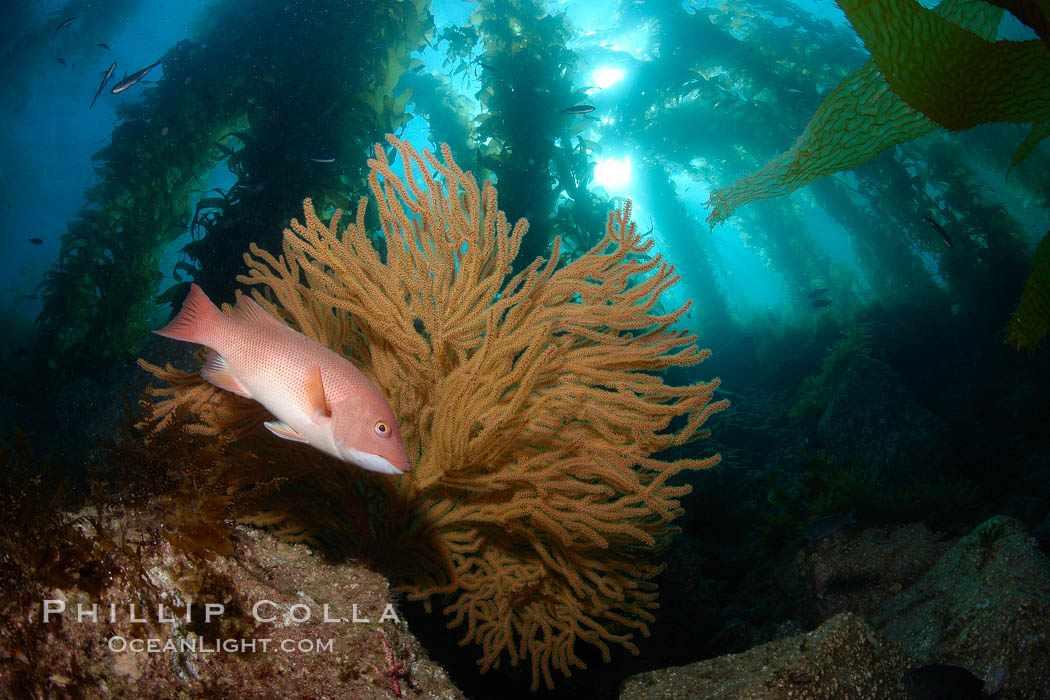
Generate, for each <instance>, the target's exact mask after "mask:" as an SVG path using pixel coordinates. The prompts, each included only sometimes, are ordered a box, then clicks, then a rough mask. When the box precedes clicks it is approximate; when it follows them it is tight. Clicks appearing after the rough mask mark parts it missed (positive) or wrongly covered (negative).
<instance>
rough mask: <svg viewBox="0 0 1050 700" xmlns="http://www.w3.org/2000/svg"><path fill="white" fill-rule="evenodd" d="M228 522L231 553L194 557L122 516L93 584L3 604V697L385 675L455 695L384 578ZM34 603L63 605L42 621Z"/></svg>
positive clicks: (378, 693) (201, 691)
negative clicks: (119, 537) (108, 561)
mask: <svg viewBox="0 0 1050 700" xmlns="http://www.w3.org/2000/svg"><path fill="white" fill-rule="evenodd" d="M124 525H126V526H128V525H127V523H124ZM235 533H236V534H235V542H234V553H233V554H232V555H230V556H218V557H215V558H213V559H212V560H211V561H204V560H201V559H197V558H194V557H189V556H187V555H186V554H185V553H183V552H181V551H180V550H177V549H175V548H173V547H172V546H171V544H169V543H168V542H167V540H166V539H165V538H150V537H147V536H146V535H145V532H144V531H143V530H140V529H138V528H136V527H135V526H134V524H132V525H129V526H128V529H126V530H125V531H124V533H123V537H124V541H123V543H119V544H117V545H115V547H116V549H115V550H114V551H116V552H117V554H115V555H114V557H115V559H113V560H112V561H114V562H116V564H117V566H115V567H114V568H113V569H112V570H111V571H109V572H108V575H107V576H105V577H104V578H103V579H102V580H104V581H105V583H104V585H103V587H102V588H101V589H99V590H85V588H84V587H83V586H82V585H81V584H78V583H77V582H75V581H73V582H72V583H69V584H65V585H64V586H63V587H62V588H55V587H53V586H51V587H50V588H47V589H45V590H44V592H43V595H42V596H41V597H40V598H39V599H36V597H35V596H34V597H33V599H31V600H30V602H29V603H28V604H27V605H28V609H18V608H19V607H21V606H15V605H13V604H9V605H6V606H5V607H4V610H3V612H2V613H0V631H2V632H3V634H0V689H3V690H0V697H66V696H76V697H140V698H175V697H185V698H197V697H226V698H264V697H273V698H292V697H294V698H299V697H310V698H328V699H330V700H337V699H341V698H346V699H348V700H349V699H353V700H357V699H359V698H371V697H377V698H382V697H394V693H393V680H394V679H393V678H392V677H391V675H396V676H397V680H398V682H399V684H400V689H401V691H402V693H403V694H404V696H405V697H407V698H432V699H435V700H436V699H439V698H440V699H448V700H461V699H462V698H463V697H464V696H463V694H462V693H461V692H460V691H459V690H458V689H457V688H456V687H455V686H454V685H453V684H452V682H451V681H450V680H449V679H448V676H447V674H446V673H445V671H444V669H442V668H441V667H440V666H439V665H437V664H436V663H434V662H433V661H431V660H430V658H429V657H428V655H427V653H426V652H425V650H424V649H423V648H422V647H421V646H420V644H419V642H418V641H417V640H416V638H415V637H414V636H413V635H412V633H411V632H409V630H408V626H407V624H406V623H405V622H404V620H403V619H400V615H399V614H398V613H397V608H396V606H394V605H393V601H394V595H393V593H392V592H391V591H390V588H389V584H388V582H387V580H386V578H385V577H383V576H381V575H380V574H378V573H376V572H374V571H371V570H370V569H368V568H366V567H364V566H361V565H360V564H357V563H354V562H340V563H331V562H327V561H325V559H324V557H323V555H321V554H320V553H318V552H315V551H314V550H311V549H310V548H309V547H307V546H306V545H301V544H289V543H284V542H279V541H277V540H276V539H274V537H273V536H271V535H270V534H268V533H266V532H262V531H259V530H254V529H249V528H245V527H240V526H239V527H237V528H236V530H235ZM107 546H108V547H110V548H111V549H112V548H113V546H114V545H107ZM84 571H85V572H88V569H86V568H85V569H84ZM85 580H87V579H85ZM91 580H100V579H99V577H96V576H92V577H91ZM44 600H49V601H51V603H50V605H51V606H52V610H54V609H55V608H57V607H59V606H60V605H62V606H64V610H63V611H61V612H57V611H56V612H54V613H52V614H50V615H49V618H50V619H49V620H48V621H47V622H46V623H45V622H44V620H43V613H44V607H43V606H44V602H43V601H44ZM59 601H61V603H59ZM111 605H112V606H113V607H112V608H111V607H110V606H111ZM132 605H134V606H135V608H134V609H132V608H131V606H132ZM208 605H212V606H215V607H213V608H210V610H211V612H212V615H211V616H210V619H209V615H208V612H209V608H208V607H207V606H208ZM218 606H221V608H220V607H218ZM256 606H258V607H256ZM388 606H389V607H388ZM391 615H394V616H395V617H391ZM78 616H79V619H78ZM132 616H134V617H135V618H136V619H134V620H133V619H132ZM366 618H367V619H366ZM399 663H401V664H403V666H400V667H399V666H398V664H399ZM377 668H378V669H379V670H378V671H377ZM390 670H393V671H394V673H393V674H383V673H382V671H390ZM61 689H67V690H63V691H62V692H59V691H60V690H61ZM4 690H6V691H7V692H9V693H11V694H10V695H8V694H5V692H4ZM71 694H72V695H71Z"/></svg>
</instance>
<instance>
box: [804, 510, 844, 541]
mask: <svg viewBox="0 0 1050 700" xmlns="http://www.w3.org/2000/svg"><path fill="white" fill-rule="evenodd" d="M853 514H854V511H852V510H851V511H850V512H848V513H846V514H839V515H825V516H824V517H823V518H817V519H816V520H814V521H813V522H811V523H810V524H809V525H807V526H806V529H805V531H804V532H803V533H802V536H803V537H805V538H806V539H807V540H809V541H810V542H813V541H815V540H822V539H824V538H825V537H831V536H832V535H834V534H836V533H839V532H842V531H843V530H845V529H846V528H847V527H849V526H850V525H854V524H855V523H856V522H857V521H856V520H854V518H853Z"/></svg>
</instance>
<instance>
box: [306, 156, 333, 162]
mask: <svg viewBox="0 0 1050 700" xmlns="http://www.w3.org/2000/svg"><path fill="white" fill-rule="evenodd" d="M307 160H308V161H310V162H311V163H334V162H335V158H333V157H332V156H314V157H313V158H307Z"/></svg>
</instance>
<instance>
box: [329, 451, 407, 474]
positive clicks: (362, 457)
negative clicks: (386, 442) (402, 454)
mask: <svg viewBox="0 0 1050 700" xmlns="http://www.w3.org/2000/svg"><path fill="white" fill-rule="evenodd" d="M340 453H341V455H342V457H343V459H344V460H346V461H347V462H350V463H351V464H355V465H357V466H359V467H361V468H362V469H366V470H368V471H370V472H377V473H379V474H392V475H395V476H397V475H400V474H405V473H407V472H408V471H410V470H411V469H412V465H411V464H409V463H408V459H405V460H404V463H403V464H402V463H401V460H398V462H399V463H398V464H394V463H393V462H391V461H390V460H388V459H387V458H386V457H382V456H380V455H377V454H372V453H371V452H361V451H359V450H355V449H353V448H352V447H350V448H343V449H342V450H340Z"/></svg>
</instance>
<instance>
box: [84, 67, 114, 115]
mask: <svg viewBox="0 0 1050 700" xmlns="http://www.w3.org/2000/svg"><path fill="white" fill-rule="evenodd" d="M116 67H117V62H116V61H113V63H110V64H109V70H107V71H106V75H105V76H104V77H103V78H102V82H101V83H99V85H98V90H95V96H94V97H92V98H91V104H89V105H88V109H91V108H92V107H94V106H95V100H97V99H98V96H99V95H101V94H102V91H103V90H105V89H106V83H108V82H109V79H110V78H112V77H113V69H114V68H116Z"/></svg>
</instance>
